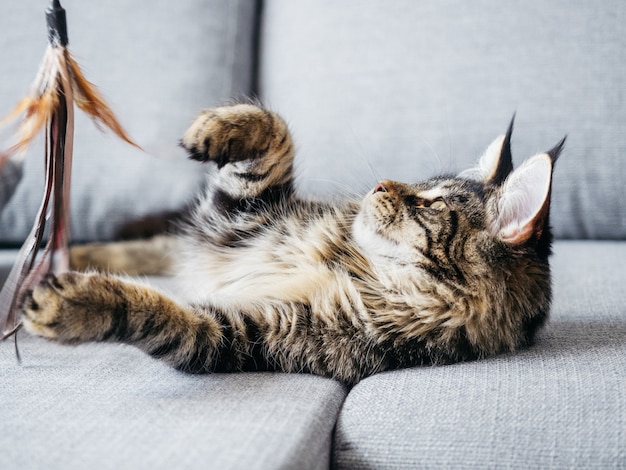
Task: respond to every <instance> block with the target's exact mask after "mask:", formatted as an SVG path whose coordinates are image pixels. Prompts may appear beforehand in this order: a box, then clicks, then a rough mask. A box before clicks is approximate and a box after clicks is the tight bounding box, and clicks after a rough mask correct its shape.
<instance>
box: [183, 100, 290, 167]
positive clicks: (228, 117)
mask: <svg viewBox="0 0 626 470" xmlns="http://www.w3.org/2000/svg"><path fill="white" fill-rule="evenodd" d="M180 143H181V146H182V147H183V148H184V149H186V150H187V151H188V152H189V156H190V158H192V159H193V160H198V161H201V162H205V161H214V162H216V163H217V165H218V167H219V168H221V167H223V166H224V165H226V164H227V163H233V162H240V161H244V160H248V161H253V160H258V159H260V158H262V157H264V156H266V155H272V154H274V155H275V154H286V153H288V152H290V150H291V148H292V144H291V137H290V134H289V129H288V128H287V125H286V124H285V122H284V121H283V120H282V119H281V118H280V117H279V116H278V115H276V114H275V113H273V112H271V111H267V110H264V109H262V108H259V107H258V106H254V105H250V104H237V105H233V106H223V107H220V108H214V109H207V110H205V111H203V112H202V113H201V114H200V115H199V116H198V117H197V118H196V120H195V121H194V123H193V124H192V125H191V127H190V128H189V129H188V130H187V132H185V135H184V136H183V138H182V139H181V141H180Z"/></svg>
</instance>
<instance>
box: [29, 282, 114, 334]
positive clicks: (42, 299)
mask: <svg viewBox="0 0 626 470" xmlns="http://www.w3.org/2000/svg"><path fill="white" fill-rule="evenodd" d="M94 277H95V275H93V274H82V273H75V272H69V273H64V274H61V275H59V276H53V275H48V276H46V277H45V278H44V280H43V281H41V283H39V285H37V286H36V287H35V288H34V289H33V290H32V291H30V292H28V293H27V294H26V296H25V298H24V300H23V302H22V308H21V314H22V322H23V324H24V327H25V329H26V330H27V331H28V332H30V333H32V334H34V335H37V336H42V337H44V338H48V339H52V340H56V341H59V342H63V343H76V342H83V341H91V340H94V339H99V337H100V336H101V334H102V331H103V330H104V329H105V327H106V325H105V324H104V323H105V318H104V317H103V315H102V312H101V311H100V309H101V308H102V305H101V302H99V300H101V299H102V296H101V295H98V292H96V290H97V288H96V289H94V287H95V286H94V283H93V278H94Z"/></svg>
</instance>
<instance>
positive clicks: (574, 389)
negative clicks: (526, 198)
mask: <svg viewBox="0 0 626 470" xmlns="http://www.w3.org/2000/svg"><path fill="white" fill-rule="evenodd" d="M625 259H626V244H624V243H608V242H607V243H600V242H560V243H558V244H557V246H556V255H555V257H554V259H553V268H554V269H553V275H554V281H555V296H554V302H553V312H552V318H551V320H550V322H549V324H548V326H547V328H546V329H545V330H544V331H543V332H542V333H541V334H540V336H539V339H538V341H537V344H536V345H535V346H533V347H531V348H529V349H527V350H524V351H521V352H518V353H515V354H510V355H504V356H500V357H496V358H493V359H488V360H484V361H478V362H471V363H466V364H457V365H452V366H445V367H432V368H415V369H409V370H403V371H398V372H390V373H384V374H379V375H376V376H373V377H371V378H368V379H366V380H364V381H362V382H361V383H360V384H358V385H357V386H356V387H355V388H354V389H353V390H352V391H351V392H350V394H349V395H348V398H347V399H346V402H345V404H344V407H343V409H342V412H341V415H340V417H339V421H338V424H337V430H336V433H335V443H334V445H335V447H334V462H335V464H336V467H337V468H350V469H354V468H372V469H374V468H375V469H385V468H407V469H408V468H459V469H461V468H463V469H465V468H485V467H489V468H520V469H528V468H542V469H549V468H602V469H609V468H626V432H625V430H626V401H624V397H625V396H626V316H625V315H624V305H626V292H625V291H624V279H625V278H626V267H625V266H624V262H623V261H624V260H625Z"/></svg>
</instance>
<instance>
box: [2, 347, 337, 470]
mask: <svg viewBox="0 0 626 470" xmlns="http://www.w3.org/2000/svg"><path fill="white" fill-rule="evenodd" d="M19 345H20V351H21V354H22V357H23V363H22V364H21V365H18V364H17V363H16V360H15V356H14V351H13V344H12V341H8V342H4V343H0V377H2V380H1V381H0V397H1V399H0V423H1V425H0V429H2V432H1V433H0V448H1V449H2V451H1V452H0V468H3V469H6V470H9V469H19V468H23V469H37V468H41V469H44V468H45V469H64V470H69V469H81V470H82V469H87V468H89V469H115V470H117V469H120V468H135V469H154V470H156V469H168V470H171V469H196V468H197V469H207V468H214V469H270V468H298V469H323V468H328V466H329V457H330V448H331V437H332V430H333V426H334V424H335V421H336V419H337V414H338V412H339V409H340V407H341V403H342V402H343V399H344V396H345V394H346V389H345V388H344V387H343V386H342V385H341V384H339V383H337V382H334V381H332V380H327V379H322V378H319V377H314V376H310V375H295V374H294V375H287V374H279V373H277V374H271V373H267V374H262V373H259V374H230V375H229V374H216V375H205V376H192V375H186V374H183V373H179V372H176V371H174V370H172V369H170V368H169V367H167V366H165V365H164V364H161V363H159V362H157V361H154V360H152V359H150V358H149V357H147V356H145V355H144V354H143V353H140V352H139V351H138V350H135V349H132V348H130V347H124V346H115V345H86V346H82V347H78V348H67V347H63V346H58V345H54V344H51V343H47V342H45V341H43V340H40V339H36V338H33V337H28V336H27V335H21V336H20V339H19Z"/></svg>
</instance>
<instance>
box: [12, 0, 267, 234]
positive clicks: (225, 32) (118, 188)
mask: <svg viewBox="0 0 626 470" xmlns="http://www.w3.org/2000/svg"><path fill="white" fill-rule="evenodd" d="M48 3H49V2H48ZM48 3H46V2H41V1H35V0H23V1H22V0H21V1H18V2H6V4H3V6H2V14H0V30H2V31H3V34H2V36H1V37H0V63H2V64H3V65H4V67H5V71H6V72H8V73H3V74H2V75H1V76H0V115H2V114H6V113H8V112H9V111H10V110H11V109H12V107H13V106H15V104H17V102H18V100H19V99H20V98H22V96H24V95H25V94H26V92H27V91H28V89H29V86H30V84H31V83H32V81H33V80H34V78H35V75H36V72H37V69H38V67H39V63H40V61H41V59H42V57H43V53H44V51H45V47H46V42H47V29H46V23H45V16H44V10H45V8H46V7H47V6H48ZM62 5H63V7H64V8H65V9H66V12H67V21H68V30H69V31H68V32H69V40H70V44H69V49H70V51H71V52H72V53H73V54H74V56H75V58H76V59H77V60H78V62H79V64H81V66H82V67H83V69H84V71H85V75H86V77H87V78H88V79H89V80H91V81H93V82H94V83H95V84H96V85H97V86H98V87H99V89H100V91H101V92H102V93H103V94H104V96H105V97H106V98H107V101H108V102H109V104H110V105H111V107H112V108H113V110H114V111H115V112H116V114H117V115H118V117H119V118H120V121H121V122H122V124H123V125H124V126H125V127H126V129H127V130H128V132H129V134H130V135H131V137H132V138H133V139H134V140H135V141H136V142H137V143H138V144H139V145H141V146H142V147H143V149H144V150H145V152H140V151H138V150H136V149H134V148H132V147H130V146H128V145H126V144H124V143H122V142H121V141H118V139H117V138H116V137H115V136H113V135H112V134H110V133H102V132H100V131H99V130H98V129H97V128H96V126H94V124H93V123H92V122H91V121H90V120H89V119H88V118H86V117H85V116H84V115H83V114H82V113H81V112H77V113H76V125H75V145H74V173H73V181H72V218H71V223H72V227H71V229H72V235H73V238H74V239H75V240H83V241H84V240H105V239H109V238H111V237H112V236H113V234H114V233H115V232H116V230H117V229H118V228H119V227H120V225H121V224H122V223H124V222H125V221H128V220H129V219H132V218H136V217H138V216H141V215H145V214H147V213H152V212H159V211H165V210H171V209H177V208H180V207H182V206H183V205H184V204H185V202H187V201H188V200H189V199H190V197H191V195H192V194H193V191H194V189H196V187H197V185H198V182H199V178H200V176H201V172H200V171H199V166H198V164H194V163H192V162H189V161H187V160H186V156H185V153H184V151H183V150H182V149H180V148H178V146H177V143H178V140H179V139H180V137H181V136H182V134H183V132H184V130H185V129H186V128H187V126H188V125H189V124H190V123H191V121H192V120H193V118H194V117H195V116H196V115H197V113H198V112H199V111H200V110H201V109H203V108H206V107H209V106H215V105H218V104H221V103H223V102H225V101H226V100H229V99H231V98H233V97H237V96H240V95H245V94H249V93H250V86H251V82H252V73H253V72H252V64H253V53H254V48H253V31H254V25H255V21H256V20H255V16H254V15H255V12H256V2H255V1H254V0H236V1H229V2H224V1H221V0H189V1H185V2H182V3H176V2H171V1H166V0H141V1H133V2H127V1H123V0H112V1H107V2H84V1H79V0H65V1H63V2H62ZM2 137H3V138H4V139H3V140H2V142H4V141H7V139H8V137H9V134H8V130H5V131H3V132H2ZM8 143H9V141H7V144H8ZM43 160H44V159H43V142H42V141H40V142H39V143H38V144H36V145H33V146H32V147H31V148H30V151H29V154H28V156H27V160H26V163H25V168H24V175H25V176H24V180H23V184H21V185H20V187H19V188H18V191H17V193H16V194H15V196H14V198H13V200H12V201H11V203H10V204H9V206H8V207H6V208H5V210H4V211H3V213H2V217H1V218H0V242H13V243H21V242H22V241H23V240H24V238H25V237H26V235H27V233H28V231H29V230H30V228H31V226H32V224H33V220H34V217H35V213H36V210H37V207H38V206H39V202H40V199H41V196H42V194H43V185H44V182H43V181H44V180H43V175H44V173H43Z"/></svg>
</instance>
